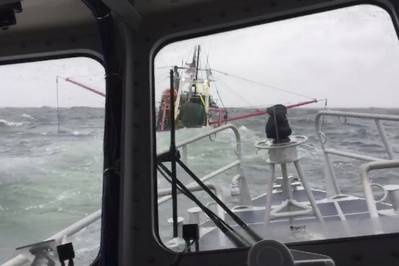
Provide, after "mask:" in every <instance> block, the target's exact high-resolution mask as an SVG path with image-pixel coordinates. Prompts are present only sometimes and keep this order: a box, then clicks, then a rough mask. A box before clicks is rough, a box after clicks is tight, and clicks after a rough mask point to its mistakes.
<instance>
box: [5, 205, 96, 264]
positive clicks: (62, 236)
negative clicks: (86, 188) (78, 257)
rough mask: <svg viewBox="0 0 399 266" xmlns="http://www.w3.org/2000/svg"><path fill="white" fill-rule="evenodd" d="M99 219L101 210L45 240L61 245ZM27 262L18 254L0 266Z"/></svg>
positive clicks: (27, 261) (24, 257)
mask: <svg viewBox="0 0 399 266" xmlns="http://www.w3.org/2000/svg"><path fill="white" fill-rule="evenodd" d="M100 218H101V209H100V210H97V211H95V212H93V213H92V214H89V215H87V216H86V217H84V218H83V219H81V220H79V221H77V222H76V223H74V224H72V225H70V226H68V227H67V228H65V229H63V230H61V231H59V232H58V233H56V234H54V235H52V236H50V237H49V238H47V239H46V240H54V241H55V243H56V244H57V245H59V244H62V243H64V242H65V241H66V238H67V237H70V236H72V235H74V234H76V233H77V232H79V231H81V230H82V229H83V228H86V227H87V226H89V225H91V224H92V223H94V222H96V221H98V220H99V219H100ZM29 262H31V261H30V259H29V258H28V257H27V256H25V255H24V254H19V255H17V256H15V257H14V258H12V259H10V260H8V261H7V262H5V263H4V264H2V266H18V265H24V264H26V263H29Z"/></svg>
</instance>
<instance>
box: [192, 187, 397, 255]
mask: <svg viewBox="0 0 399 266" xmlns="http://www.w3.org/2000/svg"><path fill="white" fill-rule="evenodd" d="M279 194H282V193H277V194H276V197H273V204H272V205H273V207H275V206H277V205H278V204H280V203H281V200H282V199H283V198H284V196H282V195H279ZM313 194H314V196H315V198H316V200H317V206H318V207H319V209H320V212H321V213H322V216H323V219H324V225H323V224H322V223H321V222H320V221H319V220H318V219H317V218H316V217H315V216H313V215H305V216H300V217H295V218H294V219H289V218H284V219H273V220H272V221H271V222H270V223H269V224H268V225H265V223H264V218H265V208H264V206H265V204H264V203H265V201H266V196H265V195H263V196H261V197H259V198H257V199H256V200H254V205H255V206H253V207H250V208H247V209H245V208H243V209H236V210H235V212H236V214H237V215H238V216H240V218H241V219H242V220H243V221H244V222H245V223H247V224H248V225H249V226H250V227H251V228H252V229H253V230H255V231H256V232H257V233H258V234H259V235H260V236H261V237H262V238H264V239H274V240H278V241H281V242H284V243H291V242H302V241H310V240H323V239H336V238H343V237H353V236H361V235H373V234H381V233H393V232H397V231H399V217H398V216H380V217H379V218H378V219H377V221H373V220H371V218H370V215H369V213H368V209H367V204H366V201H365V200H364V199H362V198H358V197H353V196H347V197H342V198H339V199H335V200H333V199H329V198H326V193H325V192H323V191H320V190H314V191H313ZM294 198H295V199H296V200H298V201H301V202H303V201H305V198H306V196H305V193H304V191H303V190H298V191H296V192H295V193H294ZM337 206H338V208H339V210H337ZM377 208H378V210H388V209H391V206H390V205H389V204H386V203H378V204H377ZM339 212H341V216H340V215H339ZM342 214H343V215H342ZM343 216H344V219H343ZM225 218H226V221H227V222H228V223H229V224H230V225H231V226H232V227H233V228H234V229H235V230H237V231H238V232H239V233H240V234H241V235H243V236H246V238H247V239H248V240H250V239H251V238H250V237H248V236H247V235H246V234H245V232H244V231H243V230H242V229H241V228H240V227H238V226H237V225H236V224H235V223H234V222H233V221H232V220H231V219H230V218H229V217H228V216H227V215H226V217H225ZM202 228H203V229H202V232H204V234H203V236H202V237H201V239H200V249H201V250H214V249H221V248H234V245H233V244H232V243H231V242H230V241H229V240H228V239H227V238H226V236H225V235H224V234H223V233H222V232H221V231H220V230H218V229H215V228H214V227H213V225H212V223H210V222H208V223H206V224H204V225H203V226H202Z"/></svg>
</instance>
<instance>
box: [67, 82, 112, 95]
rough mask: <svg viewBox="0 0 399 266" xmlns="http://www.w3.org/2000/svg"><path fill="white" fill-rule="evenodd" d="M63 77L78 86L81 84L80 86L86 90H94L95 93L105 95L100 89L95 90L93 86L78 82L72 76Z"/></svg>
mask: <svg viewBox="0 0 399 266" xmlns="http://www.w3.org/2000/svg"><path fill="white" fill-rule="evenodd" d="M62 79H63V80H65V81H66V82H69V83H72V84H75V85H76V86H79V87H81V88H83V89H85V90H88V91H91V92H93V93H95V94H97V95H100V96H103V97H105V93H102V92H101V91H98V90H95V89H93V88H90V87H89V86H87V85H85V84H83V83H80V82H77V81H75V80H73V79H71V78H62Z"/></svg>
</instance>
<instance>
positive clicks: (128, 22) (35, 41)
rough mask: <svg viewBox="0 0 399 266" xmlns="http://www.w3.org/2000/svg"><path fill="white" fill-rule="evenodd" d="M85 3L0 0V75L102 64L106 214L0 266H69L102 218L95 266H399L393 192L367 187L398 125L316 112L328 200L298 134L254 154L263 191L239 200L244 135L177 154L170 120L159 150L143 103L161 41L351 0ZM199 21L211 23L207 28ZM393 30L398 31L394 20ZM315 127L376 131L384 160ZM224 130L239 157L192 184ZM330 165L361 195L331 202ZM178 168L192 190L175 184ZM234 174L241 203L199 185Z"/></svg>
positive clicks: (334, 186) (393, 9) (243, 188)
mask: <svg viewBox="0 0 399 266" xmlns="http://www.w3.org/2000/svg"><path fill="white" fill-rule="evenodd" d="M84 2H85V3H86V4H87V6H88V7H89V8H90V9H91V10H92V12H93V13H92V14H91V13H90V12H89V11H88V9H87V8H86V7H85V6H84V5H83V4H82V3H81V2H80V1H77V0H65V1H60V2H59V3H57V5H53V4H52V3H50V2H48V1H36V2H33V1H28V0H26V1H23V2H22V4H21V3H20V2H19V1H14V0H6V1H0V7H1V8H0V10H1V12H0V26H1V28H4V29H7V30H6V31H4V32H2V33H1V35H0V38H1V44H0V45H1V47H2V48H3V49H0V61H1V63H2V64H6V63H10V62H21V61H24V60H37V59H39V58H40V59H43V58H49V57H65V56H70V55H71V54H85V55H90V56H92V57H96V58H97V59H98V60H101V61H102V62H103V63H104V65H105V68H106V72H107V77H106V78H107V94H106V101H107V105H106V122H105V123H106V127H105V140H104V142H105V143H104V194H103V208H102V210H101V211H97V212H95V213H93V214H91V215H88V216H87V217H86V218H84V219H83V220H81V221H78V222H77V223H75V224H73V225H71V226H70V227H68V228H65V230H62V231H60V232H59V233H57V234H56V235H53V236H50V237H49V239H48V240H47V241H42V242H40V243H34V244H31V245H26V246H23V247H21V248H20V249H18V250H19V251H18V252H21V254H18V255H17V256H16V257H15V258H13V259H11V260H10V261H8V262H6V263H5V264H4V265H32V264H33V265H35V264H34V263H37V265H54V263H55V261H59V260H61V261H69V262H70V265H72V264H73V263H72V261H73V260H75V261H77V260H78V258H74V257H75V256H74V255H75V254H74V252H73V246H77V245H78V239H79V237H77V238H76V239H74V238H73V237H74V235H75V236H79V235H78V234H79V232H80V233H82V229H85V228H86V229H89V228H90V227H89V226H90V225H93V223H94V222H95V221H99V219H100V217H101V218H102V219H101V224H102V228H101V231H102V236H101V243H100V251H99V256H97V258H96V259H95V261H94V262H92V263H93V265H135V264H137V265H250V266H252V265H334V264H335V265H396V264H397V261H398V254H399V252H398V250H397V245H396V242H397V239H398V234H397V231H398V223H397V217H398V216H397V215H398V214H397V210H398V205H399V202H398V196H397V193H398V192H397V191H398V187H397V186H396V185H394V184H391V183H389V182H385V183H382V184H375V183H373V182H371V181H370V178H369V172H370V171H374V170H380V169H391V168H395V167H398V166H399V162H398V161H397V160H395V153H394V149H393V148H392V146H391V145H390V143H389V137H388V136H387V134H386V128H385V126H384V123H387V122H398V121H399V118H398V116H397V115H387V114H376V113H354V112H345V111H331V110H324V111H320V112H318V113H315V114H314V122H315V124H314V130H315V135H316V136H317V141H318V142H319V145H320V149H321V151H322V153H321V155H322V157H323V160H324V164H323V165H320V168H322V169H324V168H325V170H326V174H325V175H323V176H320V179H323V180H325V183H326V189H320V188H315V187H313V186H312V182H311V180H309V179H308V176H307V175H306V172H305V171H304V170H303V168H302V167H303V160H304V158H306V157H301V151H306V149H307V148H309V147H308V146H306V143H307V142H308V141H309V136H307V135H301V134H297V133H294V134H288V135H286V134H283V135H284V138H280V135H279V134H280V133H277V134H276V135H277V136H275V137H271V138H268V139H263V140H259V141H258V142H256V143H253V145H252V146H251V149H252V151H253V153H254V154H256V151H257V150H259V151H261V152H263V155H264V160H263V161H262V163H263V164H264V166H265V167H267V168H268V169H270V172H267V173H265V180H267V183H268V186H266V187H265V189H264V191H263V192H262V193H259V194H257V195H253V192H251V191H249V189H248V183H249V180H247V179H246V176H245V175H244V174H243V172H242V168H241V166H242V158H241V155H242V149H243V147H242V142H241V135H240V131H239V130H238V129H237V128H236V127H235V126H234V125H231V124H227V123H226V124H225V125H220V126H219V127H217V128H215V129H211V130H209V131H208V132H205V133H203V134H200V135H196V136H192V137H190V138H189V139H186V140H184V141H183V142H180V143H177V142H176V139H175V136H174V133H175V128H174V127H175V126H176V123H175V122H176V116H175V115H170V118H169V119H170V123H169V124H170V125H171V127H170V131H171V133H172V134H170V135H171V139H170V148H169V149H168V150H166V151H158V152H155V150H156V143H155V136H154V132H155V131H156V128H155V126H154V125H155V124H156V122H155V121H154V120H153V118H154V117H155V115H154V108H153V104H152V102H151V99H153V92H152V91H151V90H148V88H151V87H153V84H152V80H153V65H152V64H153V62H152V59H151V58H153V56H154V51H155V50H157V49H159V48H160V44H161V43H164V42H165V41H166V40H168V41H173V40H175V39H176V38H189V37H192V36H193V35H198V34H204V33H214V32H216V31H225V30H229V29H231V28H237V27H244V26H248V25H253V24H257V23H265V22H270V21H274V20H279V19H283V18H288V17H294V16H301V15H305V14H309V13H315V12H320V11H325V10H331V9H333V8H339V7H346V6H348V5H355V4H358V3H359V1H351V0H348V1H344V2H343V1H331V0H329V1H323V0H320V1H292V2H281V3H280V2H260V1H255V2H253V3H252V2H245V3H244V2H243V3H239V2H237V3H231V1H197V2H196V3H186V2H180V1H171V2H168V3H160V2H157V1H150V2H144V1H136V2H134V3H132V2H131V1H125V0H119V1H104V2H102V1H84ZM362 3H363V2H362ZM372 3H374V4H378V5H380V6H382V7H384V8H385V9H386V10H388V11H389V14H391V15H392V16H393V17H396V15H397V12H398V10H399V6H398V4H397V2H396V1H393V0H392V1H391V0H385V1H373V2H372ZM22 7H23V8H22ZM215 10H216V12H215ZM67 11H70V12H67ZM199 11H201V12H199ZM21 12H22V13H21ZM198 13H205V14H208V15H209V17H208V18H207V19H203V18H202V17H201V16H197V14H198ZM15 14H19V15H17V16H16V15H15ZM46 15H48V16H46ZM37 18H42V19H40V20H39V19H37ZM393 22H394V23H395V25H396V26H397V21H396V19H393ZM97 27H98V28H99V31H97ZM43 33H44V34H43ZM4 36H5V37H4ZM76 36H78V37H76ZM4 39H6V41H3V40H4ZM27 40H28V41H27ZM100 43H101V45H100ZM100 47H101V48H100ZM172 72H173V73H175V72H174V71H172ZM171 80H173V79H171ZM171 85H172V86H171V88H170V90H169V98H170V99H172V101H171V103H172V104H171V105H170V106H169V108H170V113H171V112H172V110H173V112H174V110H175V109H174V105H175V104H176V103H175V101H174V95H175V91H174V86H175V85H174V84H171ZM177 94H178V92H177ZM177 94H176V95H177ZM165 97H166V96H165ZM139 99H140V100H139ZM177 99H179V98H177ZM200 101H201V99H200ZM276 104H277V103H276ZM286 109H287V108H286ZM272 113H273V115H274V114H276V111H275V110H273V111H272ZM165 117H166V116H165ZM276 117H277V116H276ZM276 117H273V116H268V119H274V122H271V124H272V125H274V130H275V131H276V132H280V127H279V125H278V124H279V123H278V122H277V120H278V119H277V118H276ZM325 117H327V118H330V117H336V118H340V119H344V121H353V120H356V121H357V120H369V121H371V123H375V126H376V132H378V133H377V134H378V137H379V139H380V140H381V142H382V144H381V145H382V147H383V151H384V152H386V155H385V156H383V157H377V156H374V155H373V154H362V153H360V152H353V151H352V152H351V151H348V150H345V149H339V148H337V147H334V144H336V142H331V141H330V140H331V139H330V138H328V137H327V136H328V134H327V133H326V132H325V128H324V127H323V125H325V124H324V122H323V118H325ZM288 118H289V117H288ZM283 120H284V119H283ZM165 121H166V120H164V122H165ZM205 121H209V120H207V119H206V120H205ZM271 121H273V120H271ZM336 121H338V119H336ZM224 122H227V121H224ZM204 123H209V122H204ZM165 128H167V127H166V125H165V124H164V129H165ZM272 128H273V127H272ZM224 131H232V133H233V136H234V138H235V141H236V142H235V149H234V156H236V157H237V158H236V159H235V160H234V161H233V162H229V163H228V164H226V165H224V166H222V167H221V168H220V169H218V170H216V171H212V172H211V173H209V174H207V175H206V176H197V174H196V173H195V172H194V171H192V170H191V169H190V167H189V166H188V165H187V161H186V158H187V157H186V155H187V153H186V152H187V150H186V147H187V146H188V145H190V144H193V143H196V142H197V141H199V140H203V139H209V140H212V138H213V137H214V135H215V134H216V135H217V136H218V134H219V135H220V134H221V133H222V132H224ZM266 136H267V135H266V134H265V137H266ZM338 146H339V145H338ZM245 148H248V147H245ZM179 150H180V151H179ZM188 151H189V150H188ZM333 156H334V157H335V156H338V157H344V158H350V159H355V160H358V161H360V162H361V165H360V167H359V168H358V169H356V171H358V178H359V183H360V184H361V186H362V196H359V195H348V194H346V193H342V192H341V187H340V184H339V180H341V179H345V178H346V177H345V176H346V174H348V172H344V173H340V175H338V174H337V172H336V171H337V169H336V168H334V167H336V164H334V163H333V159H332V157H333ZM289 166H292V167H293V168H289ZM177 167H179V168H181V169H183V170H184V172H185V173H186V174H187V175H188V176H189V177H190V178H191V179H192V180H193V181H195V182H194V183H192V184H183V183H181V181H180V178H179V176H177V173H176V168H177ZM232 169H235V170H237V173H235V174H233V175H231V176H230V177H231V180H232V185H231V191H230V194H231V195H233V196H234V197H235V198H236V199H237V201H236V202H235V204H233V205H232V206H228V205H226V202H224V200H223V198H222V196H223V194H222V193H219V192H220V187H218V186H217V185H215V184H209V183H206V181H210V180H211V179H212V178H215V179H216V177H217V176H218V175H219V174H220V173H225V172H227V170H232ZM290 169H294V170H290ZM280 170H281V171H280ZM280 172H281V174H280ZM157 176H159V177H164V178H165V179H167V180H169V181H170V182H171V186H170V188H168V189H166V190H163V191H161V190H158V189H157V187H156V183H157V181H156V180H157V179H156V177H157ZM215 179H214V180H215ZM385 181H387V180H385ZM373 188H378V189H379V190H381V191H382V195H383V196H382V197H381V198H376V197H375V196H374V192H373ZM198 190H200V191H205V192H206V193H207V194H208V195H209V196H210V197H211V198H212V200H213V206H216V208H215V209H214V210H212V209H211V208H210V207H209V206H206V204H204V203H203V202H201V200H200V199H198V197H196V196H195V195H193V192H194V191H198ZM178 193H181V194H183V195H184V196H186V197H187V198H189V199H190V200H191V201H192V202H194V203H195V206H194V207H196V208H194V209H193V206H190V208H189V209H188V210H187V216H188V217H189V218H190V219H189V222H188V221H185V220H184V221H183V220H182V219H179V216H181V215H182V212H184V213H185V212H186V210H183V211H182V210H181V209H178V208H176V204H177V197H178ZM169 200H170V201H171V202H172V205H173V208H172V210H171V213H170V217H171V225H170V227H171V228H170V229H171V230H170V231H171V232H172V233H171V235H170V236H169V239H165V241H164V242H163V243H161V241H160V238H159V237H158V234H157V230H158V229H157V225H158V222H159V221H158V219H157V216H158V210H159V209H158V204H160V203H161V202H162V201H169ZM184 225H186V226H184ZM180 229H181V230H180ZM86 231H90V230H86ZM71 243H72V244H71ZM192 246H193V248H192ZM57 253H58V254H57ZM82 256H84V255H82ZM62 263H63V264H64V262H62Z"/></svg>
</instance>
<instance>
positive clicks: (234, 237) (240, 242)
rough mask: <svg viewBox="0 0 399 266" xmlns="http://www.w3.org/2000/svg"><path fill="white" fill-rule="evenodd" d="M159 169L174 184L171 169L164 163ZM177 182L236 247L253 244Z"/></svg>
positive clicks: (178, 186)
mask: <svg viewBox="0 0 399 266" xmlns="http://www.w3.org/2000/svg"><path fill="white" fill-rule="evenodd" d="M157 169H158V171H159V172H160V173H161V175H162V176H163V177H164V178H165V179H166V180H167V181H168V182H169V183H171V184H172V180H171V179H170V176H171V174H172V173H171V171H170V170H169V169H168V168H167V167H166V166H165V165H163V164H162V163H160V164H159V165H158V166H157ZM176 183H177V189H178V190H179V191H180V192H181V193H182V194H183V195H185V196H186V197H187V198H189V199H190V200H192V201H193V202H194V203H195V204H196V205H197V206H198V207H199V208H200V209H201V210H202V211H203V212H204V213H205V214H206V215H207V216H208V217H209V218H210V219H211V220H212V222H213V223H214V224H215V225H216V226H217V227H218V228H219V229H220V230H221V231H222V232H223V233H224V234H225V235H226V237H227V238H228V239H229V240H230V241H231V242H232V243H233V244H234V245H235V246H236V247H248V246H250V245H251V243H249V242H248V241H247V240H246V239H245V238H243V237H242V236H241V235H240V234H239V233H238V232H237V231H236V230H234V228H232V227H231V226H230V225H229V224H228V223H226V222H225V221H224V220H223V219H221V218H220V217H219V216H217V215H216V214H215V213H214V212H213V211H212V210H210V209H209V208H208V207H206V206H205V205H204V204H203V203H202V202H201V201H200V200H199V199H198V198H197V197H196V196H195V195H194V194H193V193H192V192H191V191H190V190H189V189H188V188H187V187H186V186H185V185H184V184H183V183H182V182H181V181H180V180H178V179H176Z"/></svg>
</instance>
